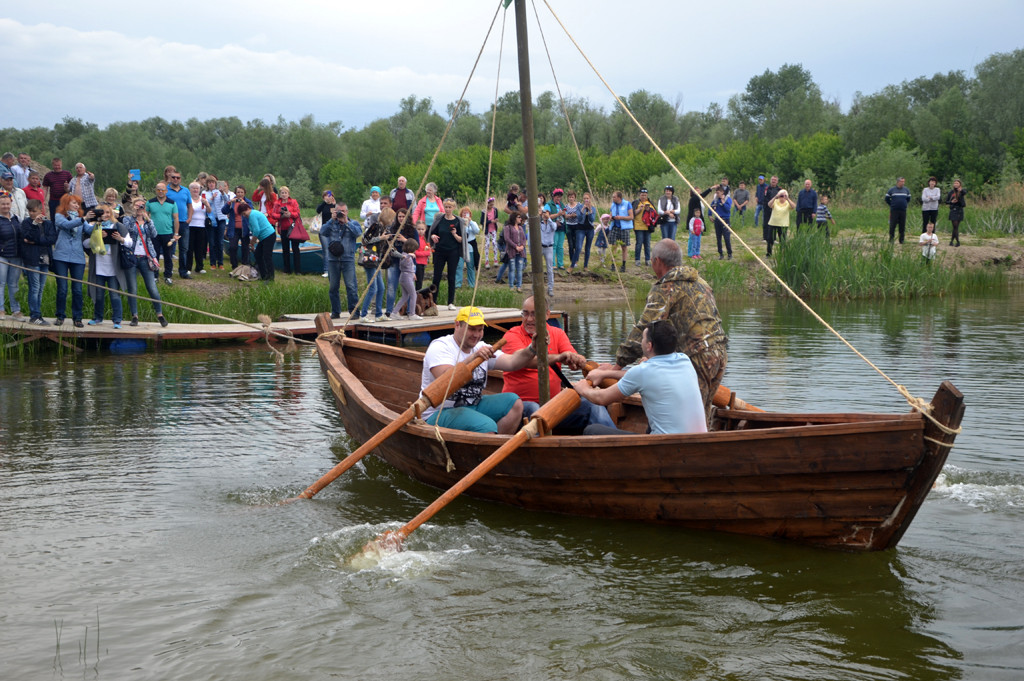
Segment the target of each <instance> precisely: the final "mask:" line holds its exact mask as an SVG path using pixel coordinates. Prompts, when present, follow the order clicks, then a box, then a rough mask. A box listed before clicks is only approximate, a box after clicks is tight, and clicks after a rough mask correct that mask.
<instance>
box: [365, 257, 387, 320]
mask: <svg viewBox="0 0 1024 681" xmlns="http://www.w3.org/2000/svg"><path fill="white" fill-rule="evenodd" d="M363 269H364V270H365V271H366V280H367V286H368V288H367V289H366V297H365V298H363V310H362V312H361V313H360V314H359V316H360V317H365V316H366V313H367V312H369V311H370V300H371V299H376V306H375V307H376V310H377V315H378V316H379V315H382V314H384V312H383V310H384V279H383V278H381V276H380V272H377V274H376V276H374V274H373V273H374V272H375V271H376V268H375V267H374V268H370V267H364V268H363Z"/></svg>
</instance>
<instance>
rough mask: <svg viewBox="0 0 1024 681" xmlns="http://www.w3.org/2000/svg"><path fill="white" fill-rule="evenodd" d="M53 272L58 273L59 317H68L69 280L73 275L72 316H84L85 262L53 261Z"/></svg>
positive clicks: (75, 318)
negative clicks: (83, 285)
mask: <svg viewBox="0 0 1024 681" xmlns="http://www.w3.org/2000/svg"><path fill="white" fill-rule="evenodd" d="M53 273H54V274H56V275H57V314H56V315H55V316H56V317H57V319H60V320H63V319H64V318H65V317H67V307H68V280H67V279H65V278H64V277H71V278H72V279H74V280H75V281H73V282H71V318H72V319H74V320H76V321H77V320H79V319H81V318H82V279H84V278H85V263H81V264H79V263H71V262H65V261H63V260H54V261H53Z"/></svg>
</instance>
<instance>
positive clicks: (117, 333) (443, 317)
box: [0, 307, 568, 351]
mask: <svg viewBox="0 0 1024 681" xmlns="http://www.w3.org/2000/svg"><path fill="white" fill-rule="evenodd" d="M480 309H481V310H482V311H483V313H484V316H485V317H486V318H487V321H488V322H490V323H492V324H498V325H501V326H504V327H510V326H515V325H516V324H518V323H519V322H520V319H521V316H520V311H519V310H518V309H517V308H509V307H481V308H480ZM172 314H173V313H172ZM456 314H457V311H451V310H448V309H446V308H439V309H438V314H437V316H436V317H424V318H423V319H401V320H395V321H390V322H375V323H366V322H364V321H362V319H360V320H359V321H357V322H355V323H354V324H350V325H347V326H345V327H344V329H345V332H346V333H347V334H348V335H350V336H352V337H355V338H363V339H367V340H374V341H380V342H392V343H394V344H395V345H405V344H406V343H407V342H413V343H414V344H417V345H425V344H426V343H428V342H429V339H430V335H431V334H433V333H439V332H446V331H450V330H451V329H452V328H453V325H454V323H455V315H456ZM315 317H316V315H315V314H289V315H284V316H283V317H281V318H280V319H278V320H277V321H275V322H273V323H272V324H271V325H270V328H271V330H273V331H277V332H279V333H283V334H285V335H292V336H295V337H302V336H315V335H316V325H315V324H314V318H315ZM549 319H554V320H556V323H557V322H561V325H562V326H563V327H564V326H565V324H566V321H567V319H568V315H567V314H566V313H564V312H552V313H551V315H550V316H549ZM347 321H348V316H347V315H342V317H341V319H339V320H335V324H337V325H338V328H341V325H342V324H345V323H346V322H347ZM0 334H3V335H5V336H13V337H14V340H12V341H10V342H8V343H6V344H5V347H7V348H10V347H14V346H16V345H19V344H22V343H30V342H33V341H37V340H49V341H52V342H54V343H58V344H60V345H63V346H65V347H67V348H69V349H73V350H76V351H77V350H79V348H78V347H77V343H76V341H79V340H85V341H95V342H103V341H117V340H142V341H147V342H152V343H153V344H154V345H156V346H157V347H159V346H160V345H161V343H163V342H166V341H189V340H233V341H241V342H248V343H251V342H254V341H259V340H263V339H264V338H265V337H266V332H265V330H264V329H263V327H262V325H261V324H259V323H258V322H254V323H253V325H252V326H247V325H243V324H231V323H225V324H215V323H210V324H174V323H171V324H169V325H168V326H166V327H162V326H160V324H158V323H156V322H139V325H138V326H129V325H128V321H127V320H125V321H124V322H123V323H122V325H121V328H120V329H115V328H114V325H113V322H111V321H110V320H104V321H103V323H102V324H97V325H95V326H89V325H88V323H87V324H86V325H85V326H84V327H82V328H80V329H79V328H75V326H74V325H73V324H72V323H71V320H70V319H68V320H65V322H64V324H62V325H61V326H35V325H33V324H29V323H28V318H24V319H23V320H16V319H13V318H12V317H10V316H7V317H4V318H2V319H0ZM271 340H275V337H274V336H271ZM276 340H283V339H281V338H279V337H277V338H276Z"/></svg>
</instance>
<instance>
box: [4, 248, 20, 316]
mask: <svg viewBox="0 0 1024 681" xmlns="http://www.w3.org/2000/svg"><path fill="white" fill-rule="evenodd" d="M20 264H21V258H0V311H2V310H3V308H4V289H7V297H8V298H10V300H11V314H15V313H20V312H21V303H19V302H18V280H20V279H21V270H20V269H18V268H17V267H9V266H8V265H20Z"/></svg>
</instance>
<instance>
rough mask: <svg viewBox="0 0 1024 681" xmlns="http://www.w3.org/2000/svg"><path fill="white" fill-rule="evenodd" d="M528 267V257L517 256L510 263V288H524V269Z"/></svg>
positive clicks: (510, 259)
mask: <svg viewBox="0 0 1024 681" xmlns="http://www.w3.org/2000/svg"><path fill="white" fill-rule="evenodd" d="M524 267H526V256H524V255H517V256H515V257H514V258H509V261H508V287H509V288H522V287H523V268H524Z"/></svg>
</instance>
